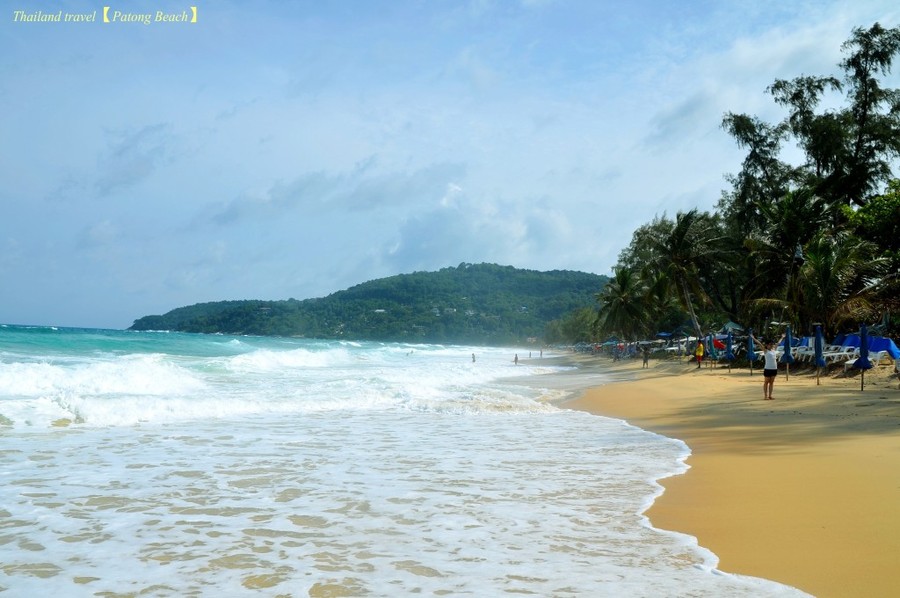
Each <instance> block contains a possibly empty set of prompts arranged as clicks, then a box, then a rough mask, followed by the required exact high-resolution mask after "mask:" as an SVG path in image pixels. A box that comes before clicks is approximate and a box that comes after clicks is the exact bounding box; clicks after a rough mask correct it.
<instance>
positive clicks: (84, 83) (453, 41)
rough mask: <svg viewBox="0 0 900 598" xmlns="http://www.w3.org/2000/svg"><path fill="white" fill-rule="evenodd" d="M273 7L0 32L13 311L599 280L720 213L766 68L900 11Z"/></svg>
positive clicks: (118, 312)
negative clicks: (734, 123) (535, 278)
mask: <svg viewBox="0 0 900 598" xmlns="http://www.w3.org/2000/svg"><path fill="white" fill-rule="evenodd" d="M167 2H168V0H164V2H163V4H164V5H166V4H167ZM80 4H83V5H84V6H87V5H88V4H87V2H86V0H85V1H82V0H73V4H72V5H73V6H76V5H80ZM173 6H174V5H173ZM164 8H165V7H164V6H160V9H164ZM257 8H258V9H257V10H250V9H249V8H247V6H246V4H244V3H238V2H231V1H227V0H223V1H222V2H220V3H216V4H215V5H214V6H212V5H211V6H209V7H206V8H205V9H204V10H203V15H204V18H205V19H207V20H206V21H205V24H204V27H203V28H195V29H192V30H190V31H188V30H184V29H176V28H168V29H165V28H158V27H157V28H153V27H147V28H143V29H141V30H140V31H135V30H125V29H120V30H107V31H106V32H105V34H104V35H103V36H99V37H98V36H97V35H96V31H94V32H92V33H86V31H87V30H86V29H85V28H54V29H52V30H51V29H50V28H41V29H38V28H30V29H27V30H26V28H22V27H19V28H13V27H12V25H11V24H10V23H9V22H6V21H3V22H0V40H3V41H2V42H0V50H3V51H5V57H6V58H7V60H5V61H3V64H2V65H0V130H3V131H4V133H5V134H4V136H2V137H0V155H3V156H4V160H3V161H2V162H0V176H3V179H4V180H5V181H7V185H6V186H5V189H4V190H3V191H0V206H2V208H3V216H4V217H3V218H2V219H0V239H5V241H4V248H5V249H6V252H5V253H4V257H2V258H0V269H2V271H3V272H4V275H5V276H12V277H14V278H16V279H18V280H20V281H22V284H21V285H20V286H19V287H18V288H17V289H16V290H15V293H14V294H10V295H6V296H4V297H0V315H3V314H7V315H3V317H6V318H10V319H11V320H13V321H28V322H37V323H40V322H46V323H54V324H62V325H65V324H73V325H107V326H127V325H128V324H130V323H131V320H132V319H134V318H136V317H139V316H141V315H144V314H146V313H151V312H153V313H159V312H160V311H165V310H166V309H170V308H174V307H177V306H180V305H184V304H189V303H194V302H197V301H208V300H216V299H233V298H253V297H260V298H286V297H291V296H293V297H297V298H303V297H306V296H318V295H322V294H325V293H328V292H331V291H334V290H338V289H340V288H344V287H346V286H350V285H352V284H357V283H359V282H362V281H364V280H367V279H370V278H373V277H377V276H386V275H390V274H395V273H398V272H406V271H410V270H415V269H420V270H421V269H433V268H440V267H444V266H447V265H455V264H458V263H460V262H462V261H466V262H483V261H487V262H498V263H508V264H512V265H516V266H520V267H528V268H542V269H543V268H545V269H553V268H569V269H582V270H589V271H594V272H599V273H607V272H608V270H609V267H610V266H611V265H612V264H613V263H614V262H615V259H616V257H617V255H618V253H619V251H620V250H621V248H622V247H624V246H625V245H626V244H627V243H628V241H629V240H630V236H631V232H632V231H633V229H634V228H635V227H637V226H639V225H640V224H642V223H644V222H646V221H649V220H650V219H651V218H652V217H653V216H654V215H655V214H658V213H662V212H667V213H669V214H670V215H671V214H674V213H675V212H676V211H678V210H683V209H690V208H692V207H699V208H701V209H708V208H711V207H712V206H713V205H714V204H715V202H716V201H717V200H718V198H719V193H720V191H721V189H722V188H724V186H725V184H726V183H725V181H724V180H723V175H724V174H725V173H726V172H734V171H736V170H737V169H738V168H739V163H740V159H741V153H740V151H739V150H738V149H737V148H736V147H735V146H734V144H733V142H732V141H731V140H730V139H728V138H727V135H726V134H725V133H724V132H723V131H722V130H721V129H720V122H721V118H722V115H723V114H724V112H726V111H735V112H748V113H752V114H758V115H760V116H761V117H763V118H766V119H778V118H780V116H781V113H780V111H779V109H778V108H777V107H776V106H774V103H773V102H772V101H771V98H769V97H768V96H766V94H765V93H764V90H765V87H766V86H767V85H769V84H770V83H771V82H772V81H773V80H774V78H775V77H792V76H796V75H800V74H803V73H805V74H828V73H833V72H836V67H835V64H836V61H837V60H838V59H839V57H840V52H839V46H840V44H841V42H843V41H844V40H845V39H846V38H847V37H848V35H849V33H850V28H851V27H852V26H856V25H864V26H867V25H869V24H871V22H873V21H874V20H880V21H881V22H882V23H883V24H886V25H895V24H896V23H897V20H898V18H900V13H898V9H897V8H896V6H895V5H894V3H893V2H887V1H877V0H862V1H860V2H855V3H843V2H837V1H836V0H833V1H829V2H825V3H824V4H822V3H820V2H805V3H803V4H801V3H783V2H776V1H775V0H764V1H762V2H760V3H754V4H752V5H748V4H747V3H746V2H741V1H739V0H730V1H728V0H727V1H725V2H718V3H707V4H703V5H694V4H691V3H671V2H648V3H607V2H592V1H587V0H558V1H556V0H546V1H545V0H521V1H520V2H514V3H509V2H497V1H491V0H473V1H472V2H469V3H466V4H454V3H450V4H449V5H446V4H436V3H416V2H406V1H405V0H400V1H399V2H390V3H387V2H384V3H382V2H380V1H378V2H373V3H364V4H361V5H360V6H359V7H357V9H356V10H354V11H352V12H350V11H346V10H344V9H342V8H340V7H338V6H337V5H333V4H328V3H324V4H322V3H320V4H310V3H299V4H298V3H276V2H267V3H263V4H261V5H260V6H259V7H257ZM179 10H180V9H179ZM891 19H893V20H891ZM251 42H252V43H251ZM75 55H77V59H74V60H73V59H72V56H75ZM895 70H900V69H895ZM893 77H894V79H893V81H897V73H895V75H893ZM895 86H900V84H895ZM76 249H82V250H83V251H75V250H76ZM10 256H14V257H15V259H11V257H10ZM67 273H68V274H67ZM73 273H78V274H77V275H75V274H73ZM38 293H40V294H41V296H45V295H49V296H62V295H64V294H67V293H73V294H75V295H77V296H78V297H79V298H78V300H76V301H73V302H71V303H69V304H68V305H67V306H66V307H65V309H63V308H62V307H59V306H56V305H55V304H54V302H52V301H48V302H44V303H41V302H39V301H33V300H31V298H32V297H33V296H35V295H36V294H38Z"/></svg>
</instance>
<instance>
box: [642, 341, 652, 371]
mask: <svg viewBox="0 0 900 598" xmlns="http://www.w3.org/2000/svg"><path fill="white" fill-rule="evenodd" d="M641 354H642V356H643V357H644V363H643V365H642V366H641V367H642V368H648V367H650V347H648V346H647V345H644V346H643V347H641Z"/></svg>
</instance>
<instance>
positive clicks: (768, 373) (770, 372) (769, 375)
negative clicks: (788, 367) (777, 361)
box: [763, 368, 778, 378]
mask: <svg viewBox="0 0 900 598" xmlns="http://www.w3.org/2000/svg"><path fill="white" fill-rule="evenodd" d="M777 375H778V370H770V369H768V368H767V369H764V370H763V376H765V377H766V378H774V377H775V376H777Z"/></svg>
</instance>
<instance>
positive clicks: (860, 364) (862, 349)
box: [853, 324, 872, 390]
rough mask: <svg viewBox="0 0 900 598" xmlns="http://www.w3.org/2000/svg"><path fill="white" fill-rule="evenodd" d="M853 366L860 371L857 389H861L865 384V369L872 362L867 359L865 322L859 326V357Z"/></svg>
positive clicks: (869, 366) (867, 345)
mask: <svg viewBox="0 0 900 598" xmlns="http://www.w3.org/2000/svg"><path fill="white" fill-rule="evenodd" d="M853 367H855V368H856V369H858V370H861V371H862V374H861V375H860V378H859V389H860V390H863V389H864V388H865V384H866V370H868V369H871V368H872V362H871V361H869V329H868V328H867V327H866V325H865V324H860V326H859V357H857V358H856V361H855V362H854V363H853Z"/></svg>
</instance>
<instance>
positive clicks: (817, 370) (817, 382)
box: [816, 366, 822, 386]
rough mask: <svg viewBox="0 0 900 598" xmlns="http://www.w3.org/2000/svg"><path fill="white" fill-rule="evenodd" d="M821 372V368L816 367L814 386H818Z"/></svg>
mask: <svg viewBox="0 0 900 598" xmlns="http://www.w3.org/2000/svg"><path fill="white" fill-rule="evenodd" d="M821 371H822V368H820V367H819V366H816V386H818V385H819V373H820V372H821Z"/></svg>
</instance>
